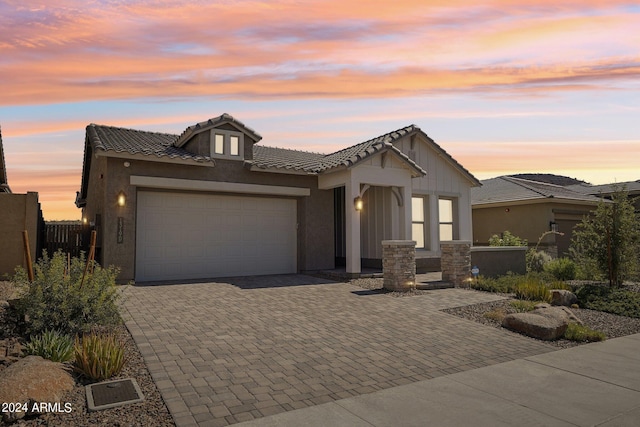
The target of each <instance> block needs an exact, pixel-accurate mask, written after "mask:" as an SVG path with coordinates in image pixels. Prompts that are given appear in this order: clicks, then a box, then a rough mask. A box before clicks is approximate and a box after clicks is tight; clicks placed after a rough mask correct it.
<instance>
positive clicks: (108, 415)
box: [0, 282, 175, 427]
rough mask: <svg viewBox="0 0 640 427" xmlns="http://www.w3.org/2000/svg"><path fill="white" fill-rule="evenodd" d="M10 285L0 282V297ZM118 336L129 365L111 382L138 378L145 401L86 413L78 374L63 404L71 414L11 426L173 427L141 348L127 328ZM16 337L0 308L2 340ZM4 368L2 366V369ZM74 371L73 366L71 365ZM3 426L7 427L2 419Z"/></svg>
mask: <svg viewBox="0 0 640 427" xmlns="http://www.w3.org/2000/svg"><path fill="white" fill-rule="evenodd" d="M10 291H11V289H10V286H9V284H8V282H0V297H4V298H8V297H9V296H10V295H9V294H10ZM117 333H118V335H119V337H120V339H121V340H122V341H123V342H124V343H125V349H126V353H125V354H126V355H127V364H126V365H125V367H124V369H123V370H122V372H121V373H120V374H119V375H117V376H116V377H114V378H112V379H119V378H135V379H136V381H137V382H138V385H139V386H140V390H141V391H142V394H143V395H144V401H143V402H140V403H134V404H130V405H125V406H121V407H118V408H112V409H105V410H101V411H96V412H88V411H87V399H86V393H85V385H86V384H89V382H86V381H83V379H82V378H80V377H79V376H78V375H77V374H75V373H74V374H73V375H74V378H75V379H76V386H75V388H74V389H73V390H72V391H71V392H69V393H68V394H67V395H66V396H65V397H64V398H63V400H62V402H61V403H62V404H63V405H64V404H65V403H70V404H71V408H72V410H71V412H70V413H64V412H62V413H49V414H43V415H40V416H38V417H35V418H32V419H23V420H19V421H17V422H15V423H13V424H10V425H11V426H56V427H58V426H65V427H85V426H86V427H90V426H91V427H93V426H140V427H142V426H145V427H146V426H158V427H164V426H174V425H175V424H174V422H173V418H172V417H171V415H170V414H169V410H168V409H167V407H166V405H165V403H164V401H163V400H162V396H161V395H160V392H159V391H158V389H157V388H156V385H155V383H154V381H153V379H152V377H151V374H150V373H149V371H148V370H147V366H146V364H145V362H144V359H143V358H142V355H141V354H140V352H139V351H138V348H137V346H136V344H135V342H134V341H133V338H132V337H131V335H130V334H129V331H128V330H127V328H126V327H125V326H119V327H118V328H117ZM12 337H15V330H14V328H13V327H12V325H11V324H10V322H7V319H6V317H5V309H4V308H2V307H0V339H3V338H12ZM2 368H3V366H2V363H0V370H2ZM69 370H70V371H71V367H70V366H69ZM0 425H7V424H6V423H4V422H3V421H2V420H1V417H0Z"/></svg>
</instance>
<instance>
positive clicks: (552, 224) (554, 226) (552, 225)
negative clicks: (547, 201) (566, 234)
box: [549, 221, 558, 233]
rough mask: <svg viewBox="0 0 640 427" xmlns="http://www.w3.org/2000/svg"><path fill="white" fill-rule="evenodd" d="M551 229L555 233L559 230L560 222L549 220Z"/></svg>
mask: <svg viewBox="0 0 640 427" xmlns="http://www.w3.org/2000/svg"><path fill="white" fill-rule="evenodd" d="M549 231H553V232H554V233H557V232H558V223H556V222H555V221H549Z"/></svg>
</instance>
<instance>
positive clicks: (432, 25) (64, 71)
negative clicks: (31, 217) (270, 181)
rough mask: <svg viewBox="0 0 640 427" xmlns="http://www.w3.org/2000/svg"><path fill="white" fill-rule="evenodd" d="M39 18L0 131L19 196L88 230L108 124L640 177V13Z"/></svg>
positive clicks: (17, 32)
mask: <svg viewBox="0 0 640 427" xmlns="http://www.w3.org/2000/svg"><path fill="white" fill-rule="evenodd" d="M30 3H32V2H24V1H23V0H5V1H3V2H1V3H0V77H1V80H0V125H2V133H3V140H4V143H5V154H6V157H7V163H8V169H9V171H8V173H9V179H10V184H11V185H12V188H13V187H15V188H18V189H19V190H20V191H26V190H27V189H29V190H33V189H35V188H36V187H38V188H39V189H40V191H41V197H40V198H41V201H42V202H43V206H45V212H46V215H47V216H49V215H51V216H53V217H55V218H60V216H59V215H62V217H64V214H63V213H64V212H65V211H64V209H62V208H60V207H61V206H63V204H64V203H68V204H69V208H68V209H69V210H68V211H66V212H68V215H69V216H71V215H75V211H74V210H73V209H74V208H73V206H72V201H73V198H74V197H75V191H76V190H77V189H78V188H77V187H78V184H79V180H80V171H81V168H82V164H81V162H82V147H83V143H84V128H85V127H86V125H87V124H89V123H91V122H96V123H100V124H109V125H115V126H124V127H132V128H141V129H149V130H158V131H163V132H175V133H180V132H181V131H182V130H184V128H185V127H186V126H188V125H190V124H193V123H196V122H199V121H201V120H204V119H207V118H210V117H215V116H217V115H219V114H221V113H223V112H229V113H233V114H235V115H237V116H238V118H239V119H240V120H243V121H247V124H249V125H250V126H252V127H254V128H255V129H256V130H258V131H259V132H260V133H262V134H263V135H264V136H265V139H264V143H265V144H267V145H280V146H286V147H292V148H300V149H308V150H312V151H319V152H328V151H331V150H333V149H337V148H340V147H343V146H345V145H347V144H352V143H356V142H359V141H361V140H364V139H367V138H370V137H374V136H376V135H379V134H380V133H383V132H387V131H389V130H392V129H396V128H398V127H401V126H405V125H408V124H411V123H415V124H417V125H419V126H420V127H422V128H423V130H425V131H426V132H427V133H428V134H430V135H432V134H434V135H436V137H437V138H436V139H437V141H438V142H439V143H442V144H443V146H444V148H445V149H447V150H448V151H450V152H451V153H452V154H453V155H454V156H456V158H457V159H459V160H460V161H461V162H462V163H463V164H464V165H465V166H466V167H467V168H468V169H470V170H471V171H472V172H474V173H478V175H479V176H483V175H482V174H484V173H498V172H499V171H505V170H510V169H514V170H520V169H523V168H525V167H527V168H532V167H533V168H534V169H537V170H540V171H542V169H544V168H551V169H552V170H554V171H562V170H563V168H565V169H568V168H571V170H576V171H580V173H585V171H587V172H588V171H591V170H594V171H595V169H598V170H600V169H603V168H606V169H611V168H617V170H618V171H621V170H625V171H627V172H625V174H626V175H625V176H630V175H631V172H629V171H633V170H635V169H634V167H635V166H637V165H635V164H633V161H634V160H633V159H634V158H638V154H640V153H638V151H637V148H636V147H637V146H638V145H640V144H639V143H638V134H637V132H635V133H634V129H637V119H635V117H637V115H638V113H639V111H638V106H637V99H638V95H639V94H638V92H639V91H640V83H638V82H639V81H640V31H638V28H640V7H638V6H637V5H636V4H634V3H632V2H627V1H623V0H580V1H578V0H568V1H562V2H557V1H550V0H488V1H483V2H480V3H479V2H477V1H471V0H452V1H448V2H441V1H425V0H398V1H393V2H375V3H372V2H371V1H369V0H340V1H339V0H315V1H314V0H311V1H305V2H300V1H297V0H273V1H271V0H262V1H260V0H235V1H231V0H220V1H210V0H193V1H189V2H184V1H178V0H130V1H127V0H125V1H108V0H50V1H47V2H41V3H35V4H30ZM254 123H255V124H254ZM581 141H582V142H584V144H583V145H582V146H579V145H576V144H579V143H580V142H581ZM585 141H586V142H585ZM300 144H303V145H300ZM548 144H550V145H548ZM605 146H606V147H615V149H609V148H605ZM577 147H583V148H577ZM585 147H586V148H585ZM42 153H47V154H46V155H44V156H43V155H42ZM503 165H507V166H503ZM551 169H545V171H548V170H551ZM530 170H532V169H530ZM35 173H45V174H47V173H49V174H50V175H49V176H50V177H51V179H50V180H47V179H44V181H47V183H46V185H42V186H40V183H41V182H42V181H43V179H42V176H41V175H36V174H35ZM593 173H595V172H593ZM73 176H75V178H73V179H72V177H73ZM594 176H595V175H594ZM600 176H603V177H604V176H606V175H600ZM638 178H640V176H639V177H638ZM636 179H637V178H636ZM54 209H55V212H56V213H55V215H54V214H51V212H54Z"/></svg>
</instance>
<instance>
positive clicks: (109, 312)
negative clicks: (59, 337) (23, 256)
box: [14, 251, 120, 335]
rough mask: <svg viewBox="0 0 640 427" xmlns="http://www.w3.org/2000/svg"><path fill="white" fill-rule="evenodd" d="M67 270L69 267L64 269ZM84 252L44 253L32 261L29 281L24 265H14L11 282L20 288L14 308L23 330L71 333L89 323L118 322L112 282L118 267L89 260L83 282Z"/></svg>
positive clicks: (76, 331)
mask: <svg viewBox="0 0 640 427" xmlns="http://www.w3.org/2000/svg"><path fill="white" fill-rule="evenodd" d="M67 270H69V271H67ZM84 270H85V260H84V256H83V257H80V258H72V259H71V263H70V268H68V267H67V257H66V255H65V254H63V253H62V252H60V251H59V252H56V253H55V254H54V255H53V257H51V258H49V257H48V256H47V254H46V253H45V254H44V256H43V257H42V258H41V259H40V260H39V261H38V262H37V263H36V264H35V265H34V280H33V282H29V280H28V279H27V275H26V272H25V271H24V269H20V268H19V269H18V271H17V273H16V275H15V277H14V282H15V283H16V284H17V285H18V286H19V287H20V289H21V290H22V295H21V298H20V301H19V302H18V305H17V312H18V315H19V316H20V318H21V319H26V325H25V328H26V333H28V334H34V335H35V334H39V333H41V332H44V331H45V330H47V329H56V330H59V331H60V332H61V333H65V334H70V335H75V334H77V333H81V332H86V331H88V330H90V329H91V327H92V326H93V325H102V326H110V325H115V324H118V323H119V322H120V315H119V314H118V307H117V304H116V302H117V299H118V297H119V295H120V293H119V292H118V288H117V286H116V284H115V278H116V276H117V274H118V270H117V269H116V268H114V267H109V268H101V267H100V266H99V265H98V264H97V263H94V264H93V273H87V275H86V277H85V279H84V283H82V276H83V273H84Z"/></svg>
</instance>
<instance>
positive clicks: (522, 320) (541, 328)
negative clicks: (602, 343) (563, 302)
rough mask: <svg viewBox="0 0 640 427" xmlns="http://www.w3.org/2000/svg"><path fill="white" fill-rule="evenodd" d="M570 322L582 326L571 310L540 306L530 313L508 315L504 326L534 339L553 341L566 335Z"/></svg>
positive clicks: (503, 323) (503, 321)
mask: <svg viewBox="0 0 640 427" xmlns="http://www.w3.org/2000/svg"><path fill="white" fill-rule="evenodd" d="M570 322H576V323H580V324H582V322H580V320H579V319H578V318H577V317H576V316H575V315H574V314H573V313H572V312H571V310H569V309H567V308H565V307H549V306H548V305H546V306H545V305H542V304H540V308H537V309H535V310H533V311H531V312H528V313H513V314H508V315H507V316H505V318H504V319H503V320H502V326H503V327H505V328H507V329H511V330H512V331H516V332H520V333H522V334H525V335H527V336H530V337H533V338H538V339H541V340H545V341H552V340H556V339H558V338H561V337H562V336H563V335H564V332H565V331H566V330H567V326H569V323H570Z"/></svg>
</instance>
